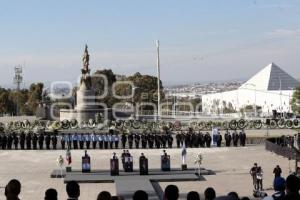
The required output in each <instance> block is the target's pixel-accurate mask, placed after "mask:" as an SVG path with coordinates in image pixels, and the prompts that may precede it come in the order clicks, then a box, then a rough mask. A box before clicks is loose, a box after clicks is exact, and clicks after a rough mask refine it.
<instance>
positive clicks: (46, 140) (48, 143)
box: [45, 133, 51, 150]
mask: <svg viewBox="0 0 300 200" xmlns="http://www.w3.org/2000/svg"><path fill="white" fill-rule="evenodd" d="M50 142H51V136H50V133H47V134H46V138H45V143H46V149H48V150H49V149H50Z"/></svg>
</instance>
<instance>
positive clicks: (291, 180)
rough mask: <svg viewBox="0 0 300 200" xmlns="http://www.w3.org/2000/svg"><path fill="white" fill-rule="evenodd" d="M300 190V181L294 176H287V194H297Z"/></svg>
mask: <svg viewBox="0 0 300 200" xmlns="http://www.w3.org/2000/svg"><path fill="white" fill-rule="evenodd" d="M299 189H300V179H299V178H298V177H297V176H295V175H289V176H288V177H287V178H286V191H287V193H298V192H299Z"/></svg>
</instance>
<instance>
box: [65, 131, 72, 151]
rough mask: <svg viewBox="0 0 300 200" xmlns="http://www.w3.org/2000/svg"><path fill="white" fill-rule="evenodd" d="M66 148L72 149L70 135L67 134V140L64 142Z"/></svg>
mask: <svg viewBox="0 0 300 200" xmlns="http://www.w3.org/2000/svg"><path fill="white" fill-rule="evenodd" d="M66 142H67V145H68V148H69V149H71V148H72V135H71V134H70V133H69V134H68V140H66Z"/></svg>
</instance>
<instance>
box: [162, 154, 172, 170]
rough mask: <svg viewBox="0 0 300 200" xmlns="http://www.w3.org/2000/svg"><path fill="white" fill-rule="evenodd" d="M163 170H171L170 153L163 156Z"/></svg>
mask: <svg viewBox="0 0 300 200" xmlns="http://www.w3.org/2000/svg"><path fill="white" fill-rule="evenodd" d="M161 170H162V171H171V162H170V156H169V155H162V156H161Z"/></svg>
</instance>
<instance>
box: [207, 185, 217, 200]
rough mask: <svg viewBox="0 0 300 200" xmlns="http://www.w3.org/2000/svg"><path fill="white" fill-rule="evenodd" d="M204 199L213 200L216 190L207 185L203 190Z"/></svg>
mask: <svg viewBox="0 0 300 200" xmlns="http://www.w3.org/2000/svg"><path fill="white" fill-rule="evenodd" d="M204 196H205V200H213V199H215V198H216V191H215V190H214V189H213V188H211V187H209V188H206V190H205V191H204Z"/></svg>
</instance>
